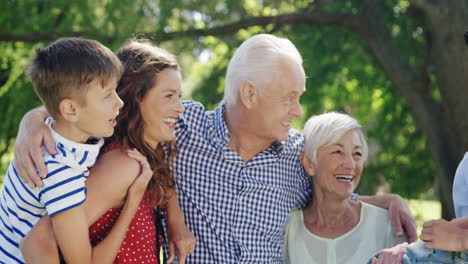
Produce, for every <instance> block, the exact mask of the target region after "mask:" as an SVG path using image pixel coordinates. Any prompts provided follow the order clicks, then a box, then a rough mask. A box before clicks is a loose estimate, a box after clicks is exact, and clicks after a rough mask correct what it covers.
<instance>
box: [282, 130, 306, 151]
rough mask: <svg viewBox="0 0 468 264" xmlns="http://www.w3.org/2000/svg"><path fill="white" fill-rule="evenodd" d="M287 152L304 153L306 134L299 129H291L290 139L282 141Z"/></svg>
mask: <svg viewBox="0 0 468 264" xmlns="http://www.w3.org/2000/svg"><path fill="white" fill-rule="evenodd" d="M282 144H283V148H284V150H286V153H289V152H291V151H292V152H297V153H302V152H303V150H304V136H303V135H302V133H301V132H299V131H298V130H297V129H294V128H291V129H289V134H288V139H287V140H286V141H283V142H282Z"/></svg>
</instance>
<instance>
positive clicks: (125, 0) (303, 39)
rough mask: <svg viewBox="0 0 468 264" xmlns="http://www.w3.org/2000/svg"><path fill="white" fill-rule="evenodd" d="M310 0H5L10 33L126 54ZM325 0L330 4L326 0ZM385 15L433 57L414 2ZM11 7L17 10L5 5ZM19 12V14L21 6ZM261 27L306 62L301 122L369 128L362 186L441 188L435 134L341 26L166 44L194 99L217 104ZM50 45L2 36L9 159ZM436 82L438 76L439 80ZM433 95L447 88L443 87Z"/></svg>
mask: <svg viewBox="0 0 468 264" xmlns="http://www.w3.org/2000/svg"><path fill="white" fill-rule="evenodd" d="M313 2H314V1H308V0H299V1H292V0H283V1H280V0H263V1H257V0H242V1H234V0H228V1H219V0H205V1H199V0H196V1H182V0H157V1H146V0H122V1H110V0H104V1H87V0H86V1H85V0H77V1H66V0H57V1H48V0H44V1H38V0H20V1H13V0H6V1H1V3H0V10H4V11H2V12H1V13H0V25H1V26H0V35H1V34H9V35H21V36H29V35H32V34H37V33H41V34H42V33H44V34H45V33H47V34H52V35H53V36H54V38H57V37H64V36H71V35H80V36H83V37H86V38H94V39H97V40H99V41H101V42H102V43H103V44H105V45H107V46H108V47H110V48H111V49H113V50H116V49H117V48H118V47H119V46H120V45H121V44H122V43H123V41H124V40H125V39H127V38H129V37H130V36H131V35H132V34H134V33H148V32H156V35H157V34H164V33H167V32H174V31H180V30H186V29H192V28H197V29H206V28H211V27H213V26H218V25H224V24H228V23H232V22H236V21H239V20H241V19H242V18H247V17H252V16H269V15H280V14H287V13H292V12H297V11H313V10H315V8H316V6H315V5H314V4H313ZM318 2H320V1H318ZM330 2H331V3H330V4H327V5H325V6H324V7H322V9H321V11H323V12H325V13H327V12H349V13H356V12H358V11H360V10H361V9H362V1H359V0H345V1H330ZM383 2H384V9H385V16H384V18H383V19H384V20H385V23H386V26H387V28H388V29H389V30H390V32H392V37H393V39H392V41H394V42H395V44H396V45H397V47H398V48H399V49H400V51H401V52H402V53H403V54H404V55H405V56H407V57H408V58H409V59H410V62H411V63H412V64H413V65H421V64H423V63H424V61H422V60H421V59H420V58H424V56H423V55H424V52H425V51H424V33H425V32H426V29H425V28H420V27H419V26H418V25H420V24H421V21H423V22H424V23H423V24H425V23H426V22H425V18H424V16H422V15H421V14H420V13H418V11H417V10H414V9H412V8H411V6H410V5H409V3H408V1H405V0H393V1H390V0H386V1H383ZM5 10H8V12H7V11H5ZM13 10H14V12H13ZM257 33H273V34H275V35H277V36H282V37H288V38H289V39H291V41H292V42H293V43H294V44H295V45H296V46H297V48H298V50H299V51H300V52H301V54H302V56H303V59H304V69H305V72H306V75H307V77H308V79H307V90H306V92H305V94H304V95H303V97H302V99H301V104H302V105H303V108H304V112H305V114H304V117H303V118H301V119H299V120H296V121H295V123H294V125H295V126H296V127H297V128H301V127H302V125H303V123H304V122H305V120H306V119H307V118H308V117H310V116H311V115H313V114H319V113H322V112H324V111H333V110H338V111H346V112H347V113H349V114H351V115H352V116H354V117H356V118H357V119H358V120H359V122H360V123H361V124H362V125H363V126H364V129H365V132H366V134H367V137H368V141H369V143H370V147H371V155H370V158H369V161H368V163H367V166H366V169H365V170H364V174H363V176H362V180H361V184H360V186H359V192H360V193H374V192H375V191H376V189H377V187H378V186H389V188H388V191H391V192H394V193H399V194H401V195H403V196H405V197H416V196H417V195H418V193H420V192H425V191H427V190H428V189H430V187H431V186H432V185H433V181H434V176H435V172H434V166H433V163H432V161H431V159H430V156H429V154H428V151H427V148H426V144H425V139H424V137H423V135H422V133H421V131H420V130H419V129H418V124H417V122H416V120H414V118H413V116H412V115H411V113H410V106H409V105H408V104H407V103H406V102H405V101H404V100H403V99H402V98H401V96H400V95H399V94H397V93H396V91H395V89H394V88H393V87H392V84H391V82H390V81H389V80H388V78H387V76H386V75H385V74H384V72H383V71H382V70H381V68H380V66H379V65H377V63H376V61H375V59H374V58H373V57H372V56H370V55H369V54H370V52H369V48H368V46H367V44H366V43H365V42H364V40H363V39H362V38H360V37H358V36H357V35H356V34H355V33H353V32H350V31H348V30H345V29H343V28H340V27H331V26H330V27H326V26H314V27H312V26H305V25H286V26H282V27H274V26H272V25H268V26H264V27H263V26H253V27H250V28H248V29H242V30H239V31H238V32H237V33H235V34H232V35H226V36H222V37H213V36H203V37H195V38H184V37H181V38H177V39H174V40H171V41H166V42H163V43H158V44H159V45H161V46H162V47H163V48H166V49H168V50H169V51H171V52H173V53H174V54H177V55H178V59H179V62H180V63H181V65H182V68H183V76H184V79H185V82H184V98H190V97H191V98H193V99H195V100H199V101H201V102H202V103H204V104H205V105H206V106H207V108H209V109H213V108H214V107H215V106H216V104H217V103H218V102H219V101H220V100H221V99H222V96H223V87H224V77H225V72H226V67H227V65H228V62H229V59H230V57H231V56H232V54H233V53H234V51H235V49H236V47H238V46H239V45H240V43H242V41H244V40H245V39H247V38H248V37H250V36H251V35H253V34H257ZM47 42H48V41H45V42H35V43H32V44H29V43H28V44H26V43H23V42H21V41H15V42H0V63H1V64H0V118H1V120H2V123H0V126H1V129H0V156H1V155H2V154H4V153H7V152H8V151H11V144H12V142H13V141H12V138H13V137H14V136H15V135H16V132H17V127H18V123H19V120H20V118H21V116H22V115H23V114H24V113H25V112H26V111H27V110H28V109H31V108H33V107H35V106H38V105H39V104H40V101H39V100H38V99H37V97H36V96H35V95H34V92H33V89H32V87H31V84H30V83H29V82H28V81H27V80H26V78H25V76H24V65H25V63H26V62H27V61H28V60H29V59H30V57H31V56H32V53H33V51H34V48H35V47H37V46H44V45H46V44H47ZM432 83H435V80H434V79H433V80H432ZM432 89H433V96H434V98H436V99H437V98H439V100H440V94H439V92H438V89H437V87H436V86H435V85H434V86H433V87H432Z"/></svg>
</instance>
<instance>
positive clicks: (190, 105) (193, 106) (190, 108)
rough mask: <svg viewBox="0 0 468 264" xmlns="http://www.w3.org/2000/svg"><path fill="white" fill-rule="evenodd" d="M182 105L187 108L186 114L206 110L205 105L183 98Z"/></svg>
mask: <svg viewBox="0 0 468 264" xmlns="http://www.w3.org/2000/svg"><path fill="white" fill-rule="evenodd" d="M182 105H183V106H184V108H185V111H184V115H186V114H191V113H192V112H206V108H205V106H204V105H203V104H202V103H200V102H197V101H192V100H183V101H182Z"/></svg>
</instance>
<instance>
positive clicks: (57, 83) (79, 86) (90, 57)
mask: <svg viewBox="0 0 468 264" xmlns="http://www.w3.org/2000/svg"><path fill="white" fill-rule="evenodd" d="M121 74H122V64H121V63H120V61H119V59H118V58H117V57H116V56H115V55H114V53H112V51H110V50H109V49H108V48H106V47H105V46H104V45H102V44H101V43H99V42H97V41H95V40H89V39H81V38H62V39H59V40H57V41H55V42H53V43H52V44H50V45H49V46H47V47H45V48H38V49H37V50H36V54H35V55H34V57H33V59H32V60H31V62H30V63H29V64H28V65H27V75H28V77H29V78H30V79H31V81H32V83H33V85H34V89H35V91H36V94H37V95H38V96H39V98H40V99H41V101H42V103H43V104H44V106H45V107H46V108H47V111H49V113H50V114H51V115H52V116H53V117H54V118H57V117H58V116H59V115H60V109H59V104H60V102H61V101H62V100H63V99H66V98H68V99H74V100H77V101H78V103H80V104H81V105H86V100H85V98H86V93H87V91H88V88H89V87H90V84H91V83H92V82H93V83H96V82H97V84H99V85H101V86H102V87H104V86H106V85H107V84H108V83H109V82H115V83H116V84H117V82H118V81H119V79H120V76H121Z"/></svg>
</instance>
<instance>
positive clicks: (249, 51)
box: [224, 34, 302, 105]
mask: <svg viewBox="0 0 468 264" xmlns="http://www.w3.org/2000/svg"><path fill="white" fill-rule="evenodd" d="M281 59H289V60H292V61H294V62H296V63H298V64H299V65H301V67H302V57H301V54H299V51H298V50H297V49H296V47H295V46H294V44H292V42H291V41H289V40H288V39H285V38H278V37H275V36H273V35H269V34H259V35H255V36H253V37H250V38H249V39H247V40H246V41H244V42H243V43H242V44H241V45H240V46H239V48H238V49H237V50H236V52H235V53H234V55H233V56H232V58H231V60H230V61H229V65H228V67H227V72H226V82H225V83H226V84H225V88H224V102H225V103H226V104H228V105H233V104H235V103H236V102H237V100H238V98H239V88H240V85H241V84H242V83H243V82H245V81H247V82H249V83H251V84H252V85H253V86H254V87H255V88H256V89H257V91H258V92H259V93H262V92H263V88H264V87H265V86H267V85H269V84H270V83H271V82H272V81H273V80H275V79H274V77H275V76H278V75H279V74H280V72H278V71H279V69H280V63H281V62H280V60H281Z"/></svg>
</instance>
